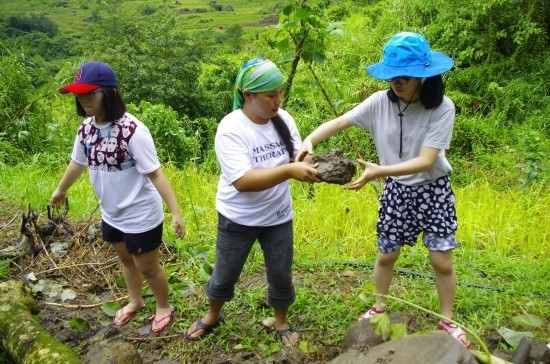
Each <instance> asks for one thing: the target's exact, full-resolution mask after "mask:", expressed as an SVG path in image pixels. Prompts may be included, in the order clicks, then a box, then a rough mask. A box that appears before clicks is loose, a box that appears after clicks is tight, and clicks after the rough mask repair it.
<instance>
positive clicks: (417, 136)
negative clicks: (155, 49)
mask: <svg viewBox="0 0 550 364" xmlns="http://www.w3.org/2000/svg"><path fill="white" fill-rule="evenodd" d="M386 93H387V91H379V92H376V93H374V94H372V95H371V96H369V97H368V98H367V99H366V100H364V101H363V102H362V103H360V104H359V105H357V106H356V107H354V108H353V109H352V110H350V111H348V112H347V113H346V114H344V117H346V118H347V119H348V120H349V121H350V123H352V124H353V125H356V126H358V127H361V128H363V129H367V130H368V131H369V132H370V133H371V135H372V138H373V140H374V143H375V145H376V151H377V153H378V158H379V159H380V165H383V166H389V165H394V164H398V163H402V162H405V161H408V160H410V159H413V158H416V157H418V156H419V155H420V149H421V148H422V147H430V148H436V149H439V150H440V151H439V155H438V156H437V159H436V161H435V162H434V164H432V166H431V168H430V170H428V171H426V172H421V173H415V174H410V175H405V176H392V179H394V180H395V181H397V182H399V183H402V184H404V185H409V186H418V185H423V184H428V183H431V182H433V181H435V180H436V179H438V178H440V177H443V176H447V175H449V174H450V173H451V172H452V168H451V165H450V164H449V161H448V160H447V158H446V157H445V149H449V146H450V143H451V136H452V134H453V126H454V119H455V107H454V104H453V102H452V101H451V100H450V99H449V98H448V97H446V96H444V97H443V102H442V103H441V104H440V105H439V106H437V107H435V108H433V109H426V108H425V107H424V105H422V103H421V102H419V101H418V102H415V103H412V104H410V105H409V106H408V107H407V109H406V110H405V111H404V112H403V114H404V116H403V148H402V157H401V158H399V143H400V125H399V124H400V120H399V108H398V105H397V103H395V102H391V101H390V99H389V98H388V96H387V95H386ZM399 102H401V104H400V106H401V110H403V109H405V107H406V104H403V102H402V101H399Z"/></svg>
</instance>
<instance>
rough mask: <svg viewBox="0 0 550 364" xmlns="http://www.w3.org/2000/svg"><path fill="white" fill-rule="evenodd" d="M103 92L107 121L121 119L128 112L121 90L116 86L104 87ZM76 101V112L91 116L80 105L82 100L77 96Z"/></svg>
mask: <svg viewBox="0 0 550 364" xmlns="http://www.w3.org/2000/svg"><path fill="white" fill-rule="evenodd" d="M101 92H103V102H102V106H103V113H104V116H105V121H107V122H111V121H115V120H118V119H120V118H121V117H122V116H123V115H124V113H125V112H126V104H125V103H124V100H123V99H122V95H121V94H120V91H118V90H117V89H116V87H102V88H101ZM75 102H76V113H77V114H78V115H80V116H82V117H86V116H89V115H87V114H86V111H85V110H84V108H83V107H82V105H80V102H79V101H78V99H77V98H76V97H75Z"/></svg>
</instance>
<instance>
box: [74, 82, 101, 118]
mask: <svg viewBox="0 0 550 364" xmlns="http://www.w3.org/2000/svg"><path fill="white" fill-rule="evenodd" d="M102 91H103V90H102V89H101V87H98V88H96V89H95V90H93V91H90V92H87V93H85V94H79V95H75V96H76V98H77V99H78V102H79V103H80V105H81V106H82V108H83V109H84V111H86V115H89V116H95V117H96V121H99V122H102V121H103V114H104V110H103V97H105V95H104V94H103V92H102Z"/></svg>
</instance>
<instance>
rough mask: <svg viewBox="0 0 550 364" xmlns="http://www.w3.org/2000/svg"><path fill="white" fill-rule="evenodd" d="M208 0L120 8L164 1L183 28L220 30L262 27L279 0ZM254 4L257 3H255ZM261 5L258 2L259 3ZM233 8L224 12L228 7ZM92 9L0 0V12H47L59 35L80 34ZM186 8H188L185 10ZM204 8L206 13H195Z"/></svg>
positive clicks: (134, 0)
mask: <svg viewBox="0 0 550 364" xmlns="http://www.w3.org/2000/svg"><path fill="white" fill-rule="evenodd" d="M209 2H210V1H208V0H200V1H197V0H177V1H176V0H170V1H167V2H164V1H162V0H123V1H121V5H120V6H121V10H122V11H124V12H129V13H132V12H134V11H140V10H141V9H144V8H145V7H146V6H147V7H151V8H156V7H159V6H162V5H163V4H167V6H169V7H170V9H172V10H173V11H174V12H175V13H176V14H177V19H178V20H177V21H178V22H180V23H181V25H182V26H183V27H184V28H185V29H222V28H225V27H227V26H229V25H233V24H239V25H242V26H246V27H261V26H262V25H261V24H260V22H261V21H262V20H263V19H264V18H265V17H268V16H272V15H277V14H278V13H279V11H280V8H281V7H280V4H283V2H281V1H279V0H265V1H261V2H260V1H254V0H252V1H248V0H228V1H218V2H217V3H218V4H220V5H222V6H223V10H222V11H214V10H213V8H212V7H210V6H209ZM254 3H256V5H254ZM258 4H261V5H258ZM229 5H230V6H231V7H232V8H233V11H226V8H227V6H229ZM95 9H98V10H99V13H100V14H101V12H102V9H103V8H102V7H101V6H98V5H96V4H94V3H93V2H88V1H81V0H39V1H36V0H0V10H1V11H2V14H3V15H6V16H12V15H18V16H21V15H30V14H34V15H46V16H47V17H48V18H49V19H50V20H52V21H53V22H54V23H55V24H56V25H57V26H58V27H59V30H60V34H62V35H66V36H73V35H77V34H79V33H81V32H82V31H83V29H85V28H86V27H88V26H89V25H90V23H89V22H88V21H87V20H86V19H87V18H90V17H91V16H92V15H93V13H94V11H95ZM186 9H188V11H187V10H186ZM197 9H205V10H206V12H197Z"/></svg>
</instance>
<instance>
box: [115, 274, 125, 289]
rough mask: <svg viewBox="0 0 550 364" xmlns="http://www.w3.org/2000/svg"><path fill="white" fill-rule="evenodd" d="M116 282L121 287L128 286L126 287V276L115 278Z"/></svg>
mask: <svg viewBox="0 0 550 364" xmlns="http://www.w3.org/2000/svg"><path fill="white" fill-rule="evenodd" d="M115 282H116V285H117V287H119V288H127V287H126V281H125V280H124V276H118V277H116V278H115Z"/></svg>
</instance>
